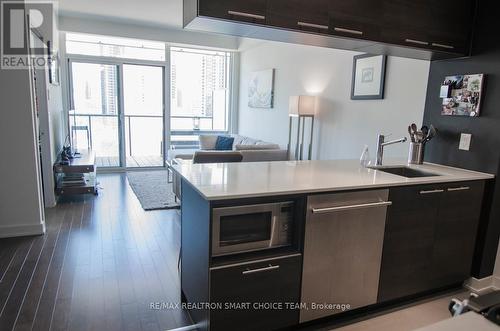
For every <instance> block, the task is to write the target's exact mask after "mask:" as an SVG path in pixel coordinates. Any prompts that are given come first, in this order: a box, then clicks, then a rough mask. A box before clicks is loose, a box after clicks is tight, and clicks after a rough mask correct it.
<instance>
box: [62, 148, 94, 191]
mask: <svg viewBox="0 0 500 331" xmlns="http://www.w3.org/2000/svg"><path fill="white" fill-rule="evenodd" d="M96 169H97V167H96V165H95V154H94V152H92V151H90V150H89V151H86V152H82V153H80V154H76V155H75V158H73V159H71V160H70V161H69V164H61V163H60V160H58V161H57V162H56V163H55V164H54V176H55V180H56V189H55V191H56V194H57V195H73V194H87V193H92V194H95V195H98V194H99V192H98V188H97V175H96Z"/></svg>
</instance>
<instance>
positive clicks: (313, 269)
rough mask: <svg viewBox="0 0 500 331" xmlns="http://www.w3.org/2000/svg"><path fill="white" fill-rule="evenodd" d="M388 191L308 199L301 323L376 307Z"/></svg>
mask: <svg viewBox="0 0 500 331" xmlns="http://www.w3.org/2000/svg"><path fill="white" fill-rule="evenodd" d="M388 197H389V190H387V189H384V190H369V191H358V192H346V193H332V194H317V195H311V196H308V198H307V217H306V226H305V240H304V262H303V270H302V271H303V272H302V299H301V302H302V303H303V304H306V308H304V307H303V309H301V312H300V322H306V321H310V320H313V319H317V318H321V317H326V316H329V315H333V314H336V313H340V312H342V311H345V310H351V309H355V308H358V307H363V306H367V305H371V304H374V303H376V302H377V294H378V283H379V276H380V265H381V260H382V248H383V242H384V230H385V219H386V214H387V207H388V206H389V205H391V202H390V201H388Z"/></svg>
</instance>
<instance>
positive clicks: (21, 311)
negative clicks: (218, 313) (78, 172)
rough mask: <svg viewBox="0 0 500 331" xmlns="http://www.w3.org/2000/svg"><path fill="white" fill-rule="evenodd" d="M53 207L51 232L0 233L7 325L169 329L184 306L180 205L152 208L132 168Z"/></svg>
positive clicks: (1, 306)
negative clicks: (141, 196) (143, 200)
mask: <svg viewBox="0 0 500 331" xmlns="http://www.w3.org/2000/svg"><path fill="white" fill-rule="evenodd" d="M98 178H99V182H100V184H101V185H100V186H101V187H102V190H101V191H100V194H99V196H97V197H95V196H92V195H86V196H75V197H73V198H71V199H69V198H66V199H65V200H64V201H61V202H60V204H59V205H58V206H57V207H56V208H52V209H47V210H46V211H45V217H46V226H47V232H46V234H45V235H43V236H36V237H20V238H9V239H0V330H2V331H3V330H37V331H38V330H105V331H113V330H168V329H172V328H177V327H181V326H186V325H190V324H191V320H190V318H189V316H188V314H187V313H186V312H184V311H182V310H180V309H160V310H155V309H152V308H151V304H153V303H158V302H159V303H166V304H170V303H178V302H180V281H179V274H178V271H177V256H178V251H179V246H180V216H179V214H178V211H177V210H160V211H148V212H145V211H144V210H143V209H142V208H141V206H140V204H139V202H138V201H137V198H136V197H135V195H134V194H133V192H132V190H131V189H130V187H129V185H128V183H127V179H126V176H125V175H124V174H109V175H99V177H98Z"/></svg>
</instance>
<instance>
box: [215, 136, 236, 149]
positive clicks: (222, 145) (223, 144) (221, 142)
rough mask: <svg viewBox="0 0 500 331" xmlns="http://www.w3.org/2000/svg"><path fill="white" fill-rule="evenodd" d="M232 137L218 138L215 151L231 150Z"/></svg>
mask: <svg viewBox="0 0 500 331" xmlns="http://www.w3.org/2000/svg"><path fill="white" fill-rule="evenodd" d="M233 142H234V138H233V137H225V136H218V137H217V141H216V142H215V150H217V151H231V150H233Z"/></svg>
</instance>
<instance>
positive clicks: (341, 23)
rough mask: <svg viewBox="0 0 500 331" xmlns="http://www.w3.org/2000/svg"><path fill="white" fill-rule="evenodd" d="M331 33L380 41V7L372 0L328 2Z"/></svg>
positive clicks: (337, 0)
mask: <svg viewBox="0 0 500 331" xmlns="http://www.w3.org/2000/svg"><path fill="white" fill-rule="evenodd" d="M328 3H329V6H328V14H329V20H330V25H331V33H332V34H334V35H337V36H342V37H347V38H360V39H368V40H372V41H380V40H381V39H380V20H381V17H382V15H383V10H382V6H380V3H379V2H378V1H373V0H350V1H345V0H331V1H328Z"/></svg>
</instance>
